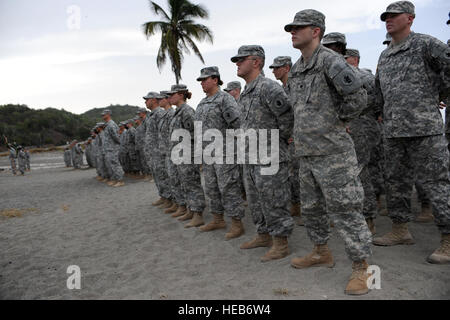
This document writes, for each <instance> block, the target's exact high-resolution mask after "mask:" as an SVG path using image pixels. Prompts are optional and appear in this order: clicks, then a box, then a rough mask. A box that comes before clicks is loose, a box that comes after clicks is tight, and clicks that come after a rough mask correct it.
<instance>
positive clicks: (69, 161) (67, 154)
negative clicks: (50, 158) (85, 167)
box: [64, 149, 72, 167]
mask: <svg viewBox="0 0 450 320" xmlns="http://www.w3.org/2000/svg"><path fill="white" fill-rule="evenodd" d="M64 163H65V164H66V167H71V166H72V158H71V156H70V150H69V149H66V150H64Z"/></svg>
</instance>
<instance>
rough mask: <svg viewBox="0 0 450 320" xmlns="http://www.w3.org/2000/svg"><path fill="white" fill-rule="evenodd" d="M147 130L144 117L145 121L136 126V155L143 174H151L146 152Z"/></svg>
mask: <svg viewBox="0 0 450 320" xmlns="http://www.w3.org/2000/svg"><path fill="white" fill-rule="evenodd" d="M145 131H146V121H145V119H144V121H142V123H141V124H140V125H139V126H138V127H137V128H136V135H135V145H136V156H137V162H138V164H139V168H140V171H141V172H142V173H143V174H150V168H149V167H148V165H147V161H146V158H145V152H144V147H145Z"/></svg>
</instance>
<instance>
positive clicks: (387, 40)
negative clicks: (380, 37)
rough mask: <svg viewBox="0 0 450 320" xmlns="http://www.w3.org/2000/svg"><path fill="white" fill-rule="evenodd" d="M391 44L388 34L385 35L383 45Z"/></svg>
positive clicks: (390, 37)
mask: <svg viewBox="0 0 450 320" xmlns="http://www.w3.org/2000/svg"><path fill="white" fill-rule="evenodd" d="M391 42H392V36H391V35H390V34H389V33H386V40H384V41H383V44H389V43H391Z"/></svg>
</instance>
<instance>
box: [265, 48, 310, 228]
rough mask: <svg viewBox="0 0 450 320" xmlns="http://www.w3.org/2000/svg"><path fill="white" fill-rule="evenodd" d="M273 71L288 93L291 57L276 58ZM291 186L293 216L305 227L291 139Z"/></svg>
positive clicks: (296, 165)
mask: <svg viewBox="0 0 450 320" xmlns="http://www.w3.org/2000/svg"><path fill="white" fill-rule="evenodd" d="M269 68H270V69H272V70H273V71H272V72H273V74H274V76H275V78H276V79H277V80H279V81H281V83H282V84H283V89H284V90H285V91H286V94H289V93H288V92H287V90H286V89H287V88H286V84H287V80H288V76H289V71H291V68H292V60H291V57H285V56H280V57H276V58H275V59H274V61H273V64H272V65H271V66H269ZM288 142H289V147H288V150H289V156H290V159H289V184H290V186H291V204H292V206H291V215H292V216H293V217H300V219H299V220H298V222H297V224H298V225H300V226H303V225H304V223H303V221H302V220H301V209H300V180H299V176H298V174H299V173H298V170H299V167H298V164H299V162H298V161H297V160H295V147H294V140H293V139H292V138H291V139H289V141H288Z"/></svg>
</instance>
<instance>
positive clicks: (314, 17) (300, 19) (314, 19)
mask: <svg viewBox="0 0 450 320" xmlns="http://www.w3.org/2000/svg"><path fill="white" fill-rule="evenodd" d="M306 26H314V27H319V28H320V29H322V30H324V31H325V15H324V14H323V13H322V12H319V11H316V10H313V9H306V10H302V11H299V12H297V14H296V15H295V17H294V21H293V22H292V23H290V24H287V25H286V26H285V27H284V30H285V31H286V32H291V30H292V29H293V28H294V27H306Z"/></svg>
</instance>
